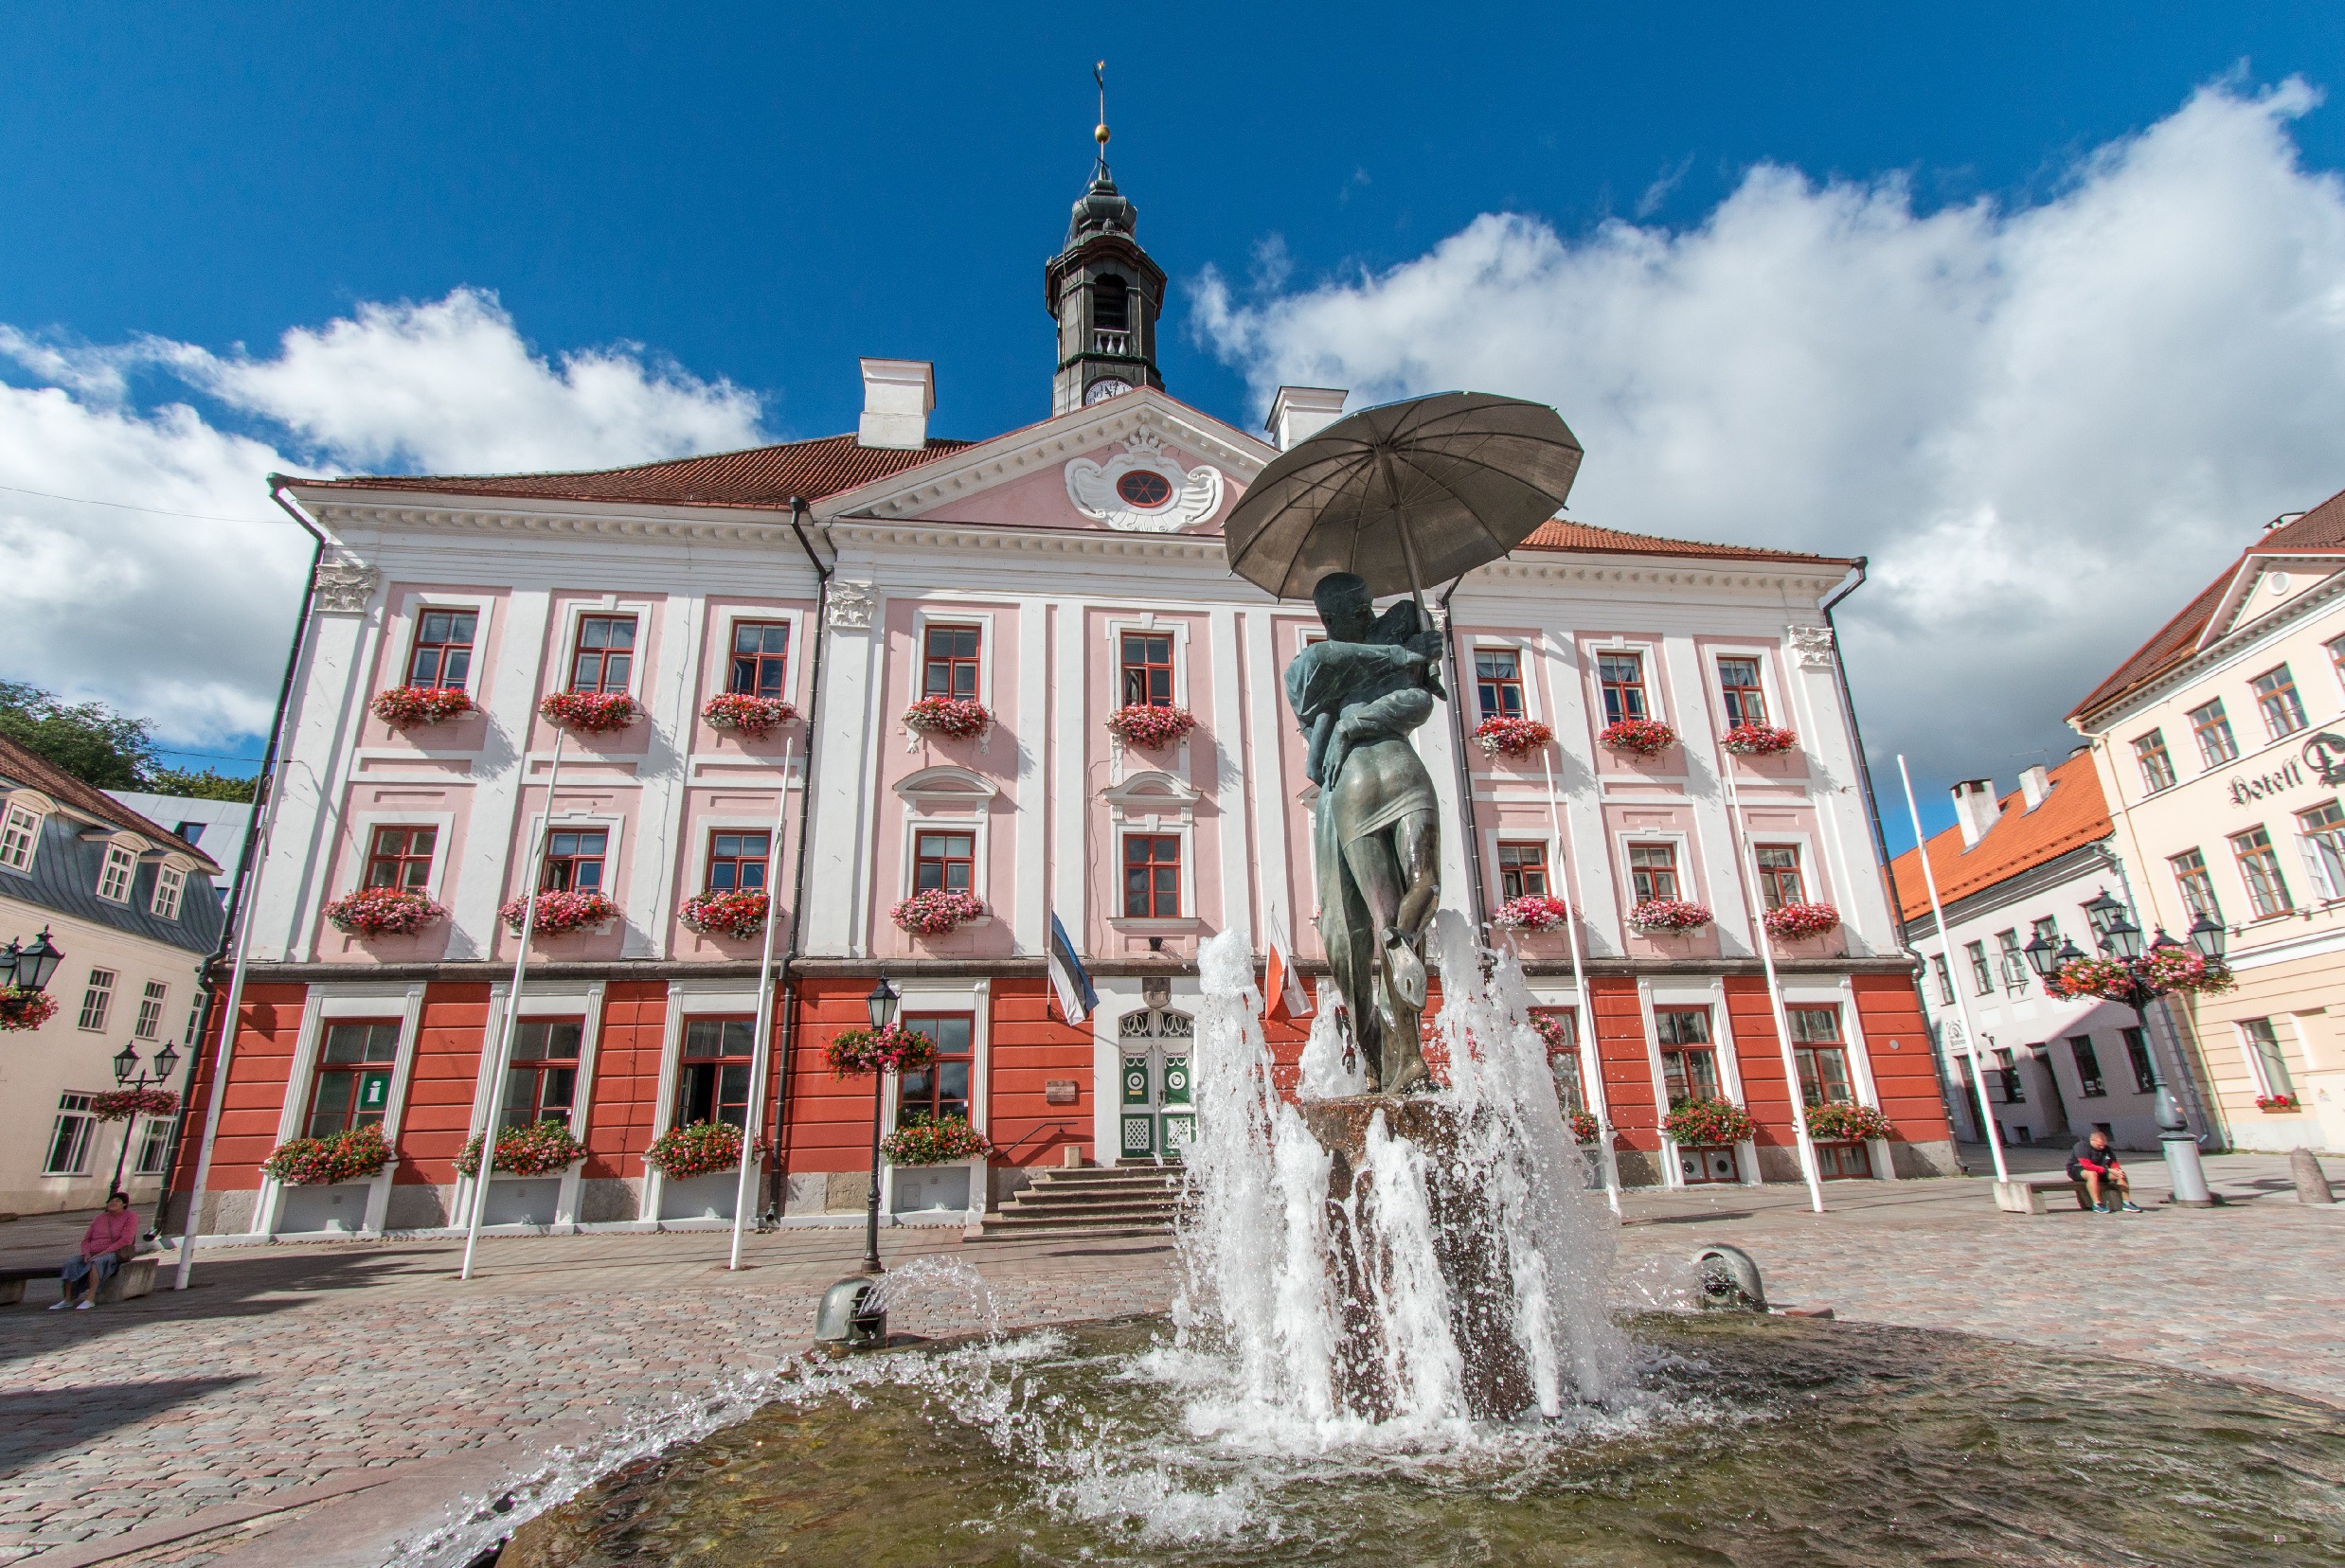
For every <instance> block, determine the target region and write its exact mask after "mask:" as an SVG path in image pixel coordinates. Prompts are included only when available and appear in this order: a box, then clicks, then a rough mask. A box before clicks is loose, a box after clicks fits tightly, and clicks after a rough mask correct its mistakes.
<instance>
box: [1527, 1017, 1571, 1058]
mask: <svg viewBox="0 0 2345 1568" xmlns="http://www.w3.org/2000/svg"><path fill="white" fill-rule="evenodd" d="M1531 1033H1533V1034H1535V1035H1537V1036H1538V1037H1539V1038H1540V1039H1541V1040H1543V1041H1545V1042H1547V1049H1548V1055H1549V1056H1561V1055H1562V1054H1563V1053H1564V1052H1566V1051H1568V1050H1570V1049H1571V1037H1570V1036H1569V1035H1567V1034H1566V1033H1564V1021H1563V1020H1562V1019H1560V1018H1558V1017H1556V1016H1555V1015H1554V1014H1553V1013H1543V1012H1535V1013H1532V1014H1531Z"/></svg>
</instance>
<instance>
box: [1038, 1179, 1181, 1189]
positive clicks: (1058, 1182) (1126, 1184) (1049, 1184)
mask: <svg viewBox="0 0 2345 1568" xmlns="http://www.w3.org/2000/svg"><path fill="white" fill-rule="evenodd" d="M1026 1190H1027V1191H1029V1192H1178V1191H1180V1190H1181V1184H1180V1183H1179V1182H1178V1181H1177V1180H1174V1181H1164V1180H1160V1179H1157V1178H1153V1177H1152V1178H1149V1179H1146V1180H1142V1181H1137V1182H1135V1181H1123V1182H1069V1181H1065V1180H1064V1179H1062V1178H1059V1177H1056V1176H1038V1177H1036V1178H1035V1179H1034V1180H1033V1181H1032V1182H1030V1183H1029V1184H1028V1185H1027V1188H1026Z"/></svg>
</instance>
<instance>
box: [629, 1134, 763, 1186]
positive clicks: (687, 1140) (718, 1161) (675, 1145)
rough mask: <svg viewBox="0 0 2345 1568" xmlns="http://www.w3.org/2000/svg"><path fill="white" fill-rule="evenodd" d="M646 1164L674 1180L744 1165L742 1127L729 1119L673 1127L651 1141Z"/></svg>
mask: <svg viewBox="0 0 2345 1568" xmlns="http://www.w3.org/2000/svg"><path fill="white" fill-rule="evenodd" d="M643 1163H644V1164H645V1165H647V1166H650V1167H652V1168H653V1170H656V1171H658V1172H659V1173H660V1174H661V1175H663V1176H665V1177H667V1178H668V1179H669V1180H670V1181H671V1182H681V1181H684V1180H686V1179H687V1178H689V1177H692V1176H707V1175H710V1174H713V1173H714V1172H716V1171H720V1170H730V1169H732V1168H734V1167H738V1166H739V1165H740V1164H741V1129H740V1128H738V1127H735V1126H733V1125H731V1124H730V1123H728V1122H694V1123H693V1124H692V1125H691V1126H689V1127H678V1128H673V1129H671V1130H670V1131H666V1132H662V1133H661V1134H660V1135H659V1136H658V1137H656V1138H653V1140H652V1147H651V1148H649V1149H645V1150H644V1151H643Z"/></svg>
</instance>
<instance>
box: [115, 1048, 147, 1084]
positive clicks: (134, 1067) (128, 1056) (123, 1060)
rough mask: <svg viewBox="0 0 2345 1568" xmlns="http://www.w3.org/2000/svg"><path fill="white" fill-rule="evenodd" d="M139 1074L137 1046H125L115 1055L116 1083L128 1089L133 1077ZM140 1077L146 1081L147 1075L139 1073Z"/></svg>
mask: <svg viewBox="0 0 2345 1568" xmlns="http://www.w3.org/2000/svg"><path fill="white" fill-rule="evenodd" d="M137 1072H138V1050H137V1048H136V1047H135V1046H132V1045H125V1046H123V1047H122V1048H121V1049H120V1050H118V1051H116V1052H115V1053H114V1081H115V1082H116V1083H118V1084H121V1085H123V1086H124V1087H126V1088H127V1087H128V1086H129V1084H130V1081H131V1075H132V1074H133V1073H137ZM138 1076H139V1078H141V1079H144V1078H146V1076H147V1075H146V1074H144V1073H138Z"/></svg>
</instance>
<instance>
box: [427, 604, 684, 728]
mask: <svg viewBox="0 0 2345 1568" xmlns="http://www.w3.org/2000/svg"><path fill="white" fill-rule="evenodd" d="M495 604H496V599H495V597H492V596H491V595H487V594H479V595H474V594H439V593H426V592H424V591H422V590H421V589H412V590H409V591H408V592H407V593H404V594H403V595H401V596H400V600H399V608H398V610H397V611H396V612H394V613H393V615H392V616H391V624H390V627H389V629H388V632H387V633H386V634H385V637H384V649H385V652H396V653H397V654H398V655H399V661H398V663H396V664H395V665H393V666H392V667H391V668H389V669H387V670H385V671H384V675H385V681H384V686H385V688H387V687H390V686H405V685H406V684H407V676H408V673H409V672H410V671H411V670H412V669H413V668H414V667H415V637H416V631H417V629H418V628H419V627H420V626H421V624H422V621H423V615H424V612H426V611H429V610H454V611H457V612H460V613H464V614H469V615H474V616H476V617H478V618H477V619H475V620H474V622H473V662H472V668H469V669H467V670H466V671H465V672H464V684H463V685H462V686H458V687H454V688H452V689H455V690H459V691H462V692H463V693H464V694H465V695H466V696H468V697H470V698H472V700H473V701H474V703H478V702H479V701H480V700H481V697H482V692H481V688H480V677H481V674H482V671H483V669H484V668H485V667H486V655H487V653H488V650H489V617H490V615H491V614H492V608H493V606H494V605H495ZM637 625H638V627H640V625H641V617H640V615H638V616H637ZM570 633H571V638H572V641H571V643H570V644H565V645H564V650H563V655H562V660H563V676H564V682H565V684H564V686H563V687H562V689H563V690H564V691H567V690H568V689H569V686H567V684H566V682H567V680H568V676H569V659H570V654H569V648H570V647H571V646H574V645H575V642H576V639H577V634H578V628H577V627H576V625H575V624H573V625H572V627H571V629H570Z"/></svg>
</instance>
